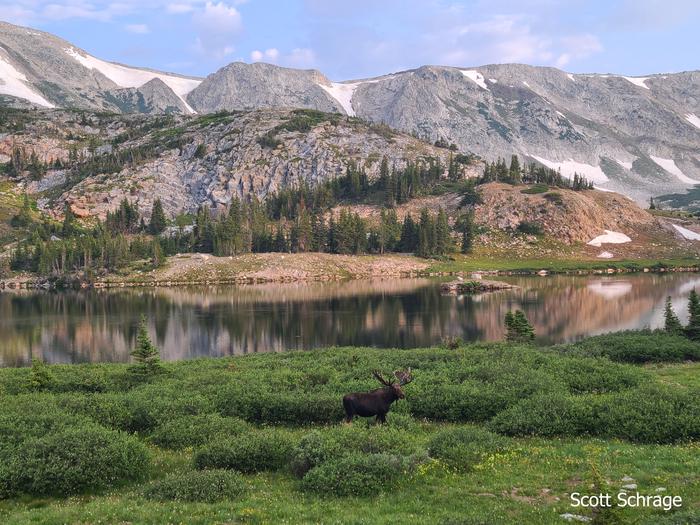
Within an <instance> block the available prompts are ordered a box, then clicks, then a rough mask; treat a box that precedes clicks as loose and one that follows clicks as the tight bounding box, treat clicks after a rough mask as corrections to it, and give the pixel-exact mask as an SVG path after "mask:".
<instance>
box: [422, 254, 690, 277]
mask: <svg viewBox="0 0 700 525" xmlns="http://www.w3.org/2000/svg"><path fill="white" fill-rule="evenodd" d="M699 265H700V261H698V259H696V258H675V259H626V260H625V259H623V260H617V261H601V260H590V259H584V258H581V257H570V258H564V257H561V258H560V257H531V258H528V257H523V258H517V259H510V258H498V257H494V256H492V255H481V254H476V255H454V256H453V257H452V259H451V260H445V261H439V262H436V263H435V264H433V265H431V267H430V268H429V269H428V271H429V272H438V273H458V272H473V271H477V270H483V271H487V270H493V271H521V272H536V271H539V270H547V271H548V272H551V273H565V272H575V271H579V270H580V271H596V270H607V269H608V268H613V269H622V270H626V271H637V272H640V271H643V269H644V268H649V269H652V270H658V269H660V268H664V269H671V268H698V266H699Z"/></svg>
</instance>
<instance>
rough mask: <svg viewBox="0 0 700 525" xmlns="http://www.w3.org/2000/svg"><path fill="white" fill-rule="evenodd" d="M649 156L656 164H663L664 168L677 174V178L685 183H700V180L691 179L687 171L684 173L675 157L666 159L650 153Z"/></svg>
mask: <svg viewBox="0 0 700 525" xmlns="http://www.w3.org/2000/svg"><path fill="white" fill-rule="evenodd" d="M649 158H650V159H651V160H653V161H654V162H655V163H656V164H658V165H659V166H661V167H662V168H663V169H664V170H666V171H667V172H669V173H670V174H671V175H675V176H676V178H677V179H678V180H679V181H681V182H682V183H683V184H700V181H698V180H694V179H691V178H690V177H688V176H687V175H686V174H685V173H683V172H682V171H681V170H680V168H679V167H678V166H676V163H675V161H674V160H673V159H664V158H661V157H654V156H653V155H649Z"/></svg>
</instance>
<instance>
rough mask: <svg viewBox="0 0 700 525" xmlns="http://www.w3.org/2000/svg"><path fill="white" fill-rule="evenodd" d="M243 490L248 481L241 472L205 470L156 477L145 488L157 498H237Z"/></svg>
mask: <svg viewBox="0 0 700 525" xmlns="http://www.w3.org/2000/svg"><path fill="white" fill-rule="evenodd" d="M244 492H245V482H244V480H243V477H242V476H241V475H240V474H239V473H238V472H234V471H232V470H203V471H200V472H188V473H186V474H176V475H173V476H169V477H167V478H165V479H162V480H159V481H156V482H154V483H152V484H151V485H150V486H149V487H148V488H147V489H146V490H145V491H144V496H145V497H146V498H148V499H153V500H158V501H197V502H203V503H216V502H217V501H223V500H233V499H236V498H238V497H240V496H241V495H242V494H243V493H244Z"/></svg>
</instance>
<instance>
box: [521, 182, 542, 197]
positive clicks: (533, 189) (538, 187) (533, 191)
mask: <svg viewBox="0 0 700 525" xmlns="http://www.w3.org/2000/svg"><path fill="white" fill-rule="evenodd" d="M548 191H549V186H547V185H546V184H533V185H532V186H530V187H529V188H525V189H524V190H520V193H524V194H525V195H537V194H539V193H547V192H548Z"/></svg>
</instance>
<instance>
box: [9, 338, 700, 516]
mask: <svg viewBox="0 0 700 525" xmlns="http://www.w3.org/2000/svg"><path fill="white" fill-rule="evenodd" d="M640 355H641V356H642V357H639V356H640ZM699 355H700V354H699V353H698V343H695V342H692V341H688V340H687V339H683V340H680V339H678V337H677V336H673V335H668V334H664V333H662V332H650V331H641V332H625V333H618V334H608V335H603V336H597V337H594V338H589V339H587V340H584V341H581V342H579V343H575V344H571V345H559V346H556V347H551V348H537V347H534V346H532V345H529V344H504V343H498V344H472V345H457V346H456V348H449V349H448V348H428V349H410V350H379V349H373V348H332V349H327V350H317V351H308V352H306V351H301V352H288V353H282V354H256V355H249V356H245V357H234V358H223V359H197V360H192V361H185V362H176V363H167V364H163V368H164V370H163V371H162V372H160V373H158V374H156V375H153V376H145V377H144V376H141V375H134V374H132V373H130V372H129V367H128V366H127V365H120V364H100V365H69V366H67V365H55V366H46V365H43V366H44V368H46V369H48V373H46V374H45V373H44V372H46V371H47V370H44V369H40V370H39V371H37V368H41V366H42V365H35V367H34V369H32V368H26V369H2V370H0V459H1V461H0V521H2V522H7V523H23V522H27V521H33V522H36V523H54V522H74V521H81V520H82V521H84V516H89V517H90V518H89V520H88V521H90V520H94V521H100V520H101V521H103V522H119V521H132V522H139V523H161V522H163V521H177V520H184V521H187V522H188V523H217V522H219V523H223V522H236V521H251V522H255V523H264V522H277V521H284V520H286V521H289V522H300V523H301V522H321V521H327V520H328V519H329V516H330V517H333V516H341V515H343V516H347V517H348V521H353V522H358V523H375V522H378V523H384V522H390V521H394V520H395V519H401V518H402V519H411V520H412V521H413V522H420V523H423V522H425V523H434V522H453V523H472V522H474V523H482V522H483V523H512V522H513V521H512V520H516V521H517V522H519V523H550V522H551V523H560V522H562V518H560V517H559V514H564V513H567V512H570V511H571V508H570V507H569V505H568V494H569V493H570V492H572V491H573V490H575V489H576V490H579V491H585V490H588V489H587V487H589V486H590V484H591V483H595V482H596V481H595V480H596V479H598V478H596V476H598V477H600V476H603V478H605V479H607V480H609V481H610V483H612V484H613V485H614V484H615V483H618V484H620V483H622V482H621V481H616V480H621V479H622V478H623V477H624V476H628V475H629V476H633V477H634V478H635V480H636V482H637V483H639V485H640V491H642V490H646V491H647V492H649V493H653V492H654V490H656V489H657V488H658V487H663V488H665V489H666V490H667V491H668V493H678V494H680V495H682V496H683V497H684V501H685V502H686V504H685V506H684V507H683V509H682V511H679V512H678V513H675V514H676V515H677V516H678V519H679V521H677V523H686V522H688V523H689V522H693V520H697V519H698V516H699V514H698V507H697V504H698V502H700V498H699V496H700V478H699V477H698V474H697V473H698V472H700V455H699V454H697V445H696V442H697V441H698V439H700V388H699V386H698V384H697V382H696V381H695V380H694V379H693V378H694V377H695V375H697V373H698V371H700V368H699V365H698V364H697V359H698V356H699ZM639 363H645V364H639ZM407 367H411V369H412V371H413V376H414V381H413V382H412V383H411V384H409V385H407V386H406V387H405V391H406V399H405V400H401V401H398V402H397V403H395V404H394V406H393V408H392V411H391V412H390V414H389V417H388V420H387V424H386V425H383V426H378V425H374V424H373V423H372V422H370V421H366V420H361V419H360V420H357V421H355V422H354V423H353V424H351V425H344V424H341V421H342V418H343V411H342V404H341V402H340V401H341V398H342V395H343V394H345V393H349V392H354V391H365V390H370V389H373V388H377V387H378V386H379V385H378V384H377V383H376V380H374V379H373V378H372V371H373V370H382V371H387V372H389V371H391V370H395V369H399V368H407ZM37 374H39V377H42V378H44V379H42V380H41V381H36V377H35V376H37ZM668 378H672V380H669V379H668ZM671 491H675V492H671ZM69 495H81V496H82V499H81V498H78V499H64V498H65V497H66V496H69ZM37 498H42V499H41V500H39V499H37ZM557 498H558V499H557ZM37 501H42V504H41V505H39V506H37V505H36V502H37ZM449 501H451V502H453V503H451V504H449V503H448V502H449ZM455 502H456V503H455ZM165 513H167V516H170V517H164V516H166V514H165ZM336 513H337V514H336ZM575 513H577V514H584V515H590V516H591V517H595V511H591V510H578V511H576V512H575ZM620 513H621V514H620V519H621V520H622V521H621V522H622V523H626V522H632V521H634V522H635V523H655V522H656V520H657V519H658V521H661V519H665V520H669V519H671V518H670V517H669V516H672V515H673V514H664V515H663V516H661V515H660V514H658V513H656V512H655V511H654V510H653V509H652V510H649V509H636V510H635V509H631V510H630V509H627V510H624V511H620ZM465 520H466V521H465ZM626 520H629V521H626ZM684 520H685V521H684ZM667 522H669V523H676V522H674V521H667Z"/></svg>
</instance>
